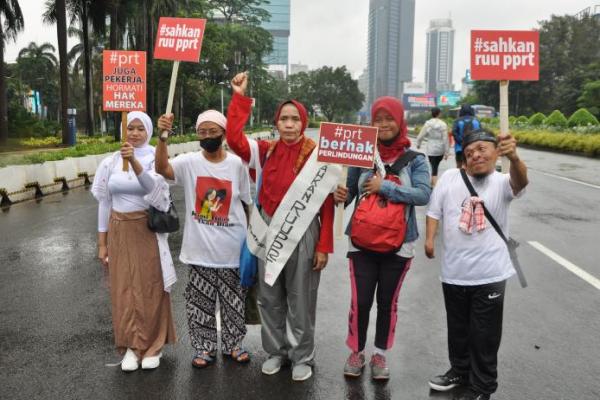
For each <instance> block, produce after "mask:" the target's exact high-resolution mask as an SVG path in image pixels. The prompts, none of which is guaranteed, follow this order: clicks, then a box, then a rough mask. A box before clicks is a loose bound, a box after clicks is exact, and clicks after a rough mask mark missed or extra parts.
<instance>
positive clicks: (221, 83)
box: [219, 82, 225, 114]
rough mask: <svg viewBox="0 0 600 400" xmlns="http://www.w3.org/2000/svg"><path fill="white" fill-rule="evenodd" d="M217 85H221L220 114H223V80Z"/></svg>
mask: <svg viewBox="0 0 600 400" xmlns="http://www.w3.org/2000/svg"><path fill="white" fill-rule="evenodd" d="M219 86H221V114H223V111H224V107H223V86H225V82H219Z"/></svg>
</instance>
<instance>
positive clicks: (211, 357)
mask: <svg viewBox="0 0 600 400" xmlns="http://www.w3.org/2000/svg"><path fill="white" fill-rule="evenodd" d="M214 363H215V354H214V353H209V352H208V351H199V352H197V353H196V355H195V356H194V358H193V359H192V365H193V366H194V367H196V368H206V367H208V366H209V365H212V364H214Z"/></svg>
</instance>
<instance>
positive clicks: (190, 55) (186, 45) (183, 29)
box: [154, 17, 206, 62]
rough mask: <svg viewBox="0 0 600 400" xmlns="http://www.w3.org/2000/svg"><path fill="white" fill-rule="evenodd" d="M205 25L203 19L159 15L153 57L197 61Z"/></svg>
mask: <svg viewBox="0 0 600 400" xmlns="http://www.w3.org/2000/svg"><path fill="white" fill-rule="evenodd" d="M205 25H206V20H205V19H199V18H169V17H160V20H159V21H158V32H157V34H156V43H155V46H154V58H156V59H159V60H173V61H191V62H198V61H199V60H200V51H201V50H202V38H203V37H204V27H205Z"/></svg>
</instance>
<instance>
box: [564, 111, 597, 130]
mask: <svg viewBox="0 0 600 400" xmlns="http://www.w3.org/2000/svg"><path fill="white" fill-rule="evenodd" d="M567 123H568V125H569V127H571V128H572V127H575V126H588V125H598V120H597V119H596V117H594V115H593V114H592V113H591V112H589V111H588V110H586V109H585V108H580V109H579V110H577V111H575V112H574V113H573V115H571V117H569V120H568V122H567Z"/></svg>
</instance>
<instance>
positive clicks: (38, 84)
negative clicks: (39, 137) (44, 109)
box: [17, 42, 60, 116]
mask: <svg viewBox="0 0 600 400" xmlns="http://www.w3.org/2000/svg"><path fill="white" fill-rule="evenodd" d="M55 53H56V48H55V47H54V46H53V45H51V44H50V43H42V44H41V45H39V46H38V45H37V43H35V42H31V43H29V45H28V46H27V47H24V48H22V49H21V51H19V55H18V56H17V70H18V73H19V79H20V80H21V81H22V82H23V83H25V84H26V85H27V86H29V88H30V89H33V90H36V91H39V92H40V93H41V95H42V102H43V103H44V104H45V105H46V106H48V116H50V115H52V114H54V115H58V114H59V112H60V109H59V102H58V101H57V96H56V92H57V90H58V81H57V78H58V74H57V71H58V59H57V58H56V56H55ZM36 112H37V111H36Z"/></svg>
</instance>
